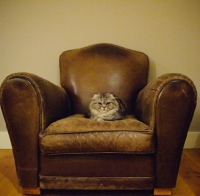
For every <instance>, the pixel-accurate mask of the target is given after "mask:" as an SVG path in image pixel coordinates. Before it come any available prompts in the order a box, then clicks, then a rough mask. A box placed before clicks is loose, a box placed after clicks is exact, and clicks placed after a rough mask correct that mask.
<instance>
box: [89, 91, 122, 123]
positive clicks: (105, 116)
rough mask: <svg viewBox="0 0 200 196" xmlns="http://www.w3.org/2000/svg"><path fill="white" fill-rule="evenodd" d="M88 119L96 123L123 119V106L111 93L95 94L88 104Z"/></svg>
mask: <svg viewBox="0 0 200 196" xmlns="http://www.w3.org/2000/svg"><path fill="white" fill-rule="evenodd" d="M89 109H90V113H89V114H88V117H89V118H91V119H94V120H96V121H103V120H105V121H111V120H121V119H123V118H124V117H125V112H126V107H125V104H124V103H123V102H122V101H121V100H120V99H119V98H118V97H116V96H114V95H113V94H112V93H96V94H94V95H93V97H92V98H91V102H90V104H89Z"/></svg>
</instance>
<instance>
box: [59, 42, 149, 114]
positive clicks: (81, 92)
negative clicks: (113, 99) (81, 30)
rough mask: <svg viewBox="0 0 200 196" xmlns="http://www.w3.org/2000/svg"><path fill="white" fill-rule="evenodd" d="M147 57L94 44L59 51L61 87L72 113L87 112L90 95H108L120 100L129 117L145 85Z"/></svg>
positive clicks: (115, 47)
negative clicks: (103, 93) (69, 102)
mask: <svg viewBox="0 0 200 196" xmlns="http://www.w3.org/2000/svg"><path fill="white" fill-rule="evenodd" d="M148 68H149V60H148V57H147V55H145V54H144V53H141V52H137V51H133V50H130V49H126V48H123V47H119V46H114V45H109V44H97V45H92V46H88V47H85V48H81V49H76V50H70V51H66V52H63V53H62V55H61V56H60V70H61V85H62V87H63V88H65V90H66V91H67V92H68V93H69V96H70V98H71V100H72V102H71V109H72V113H73V114H76V113H84V112H86V111H87V110H88V104H89V102H90V98H91V97H92V95H93V94H94V93H98V92H110V93H114V94H115V95H116V96H117V97H119V98H120V99H122V100H123V101H124V102H125V103H126V104H127V106H128V107H127V108H128V113H129V114H132V113H133V109H134V103H135V99H136V97H137V94H138V92H139V91H140V90H141V89H142V88H143V87H144V86H145V85H146V83H147V78H148Z"/></svg>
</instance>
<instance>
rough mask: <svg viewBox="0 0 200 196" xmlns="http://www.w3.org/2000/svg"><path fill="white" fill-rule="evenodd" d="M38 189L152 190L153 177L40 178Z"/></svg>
mask: <svg viewBox="0 0 200 196" xmlns="http://www.w3.org/2000/svg"><path fill="white" fill-rule="evenodd" d="M40 187H41V188H42V189H63V190H64V189H66V190H67V189H68V190H69V189H70V190H153V189H154V177H62V176H40Z"/></svg>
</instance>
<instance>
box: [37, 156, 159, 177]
mask: <svg viewBox="0 0 200 196" xmlns="http://www.w3.org/2000/svg"><path fill="white" fill-rule="evenodd" d="M40 162H41V163H40V167H41V172H40V175H42V176H70V177H138V178H140V177H154V176H155V167H154V165H155V159H154V154H153V153H149V154H147V153H146V154H128V153H82V154H78V153H74V154H63V155H61V154H56V155H55V154H54V155H46V154H45V155H44V154H41V156H40ZM49 164H50V165H51V166H49ZM52 168H54V169H52ZM80 168H81V169H80Z"/></svg>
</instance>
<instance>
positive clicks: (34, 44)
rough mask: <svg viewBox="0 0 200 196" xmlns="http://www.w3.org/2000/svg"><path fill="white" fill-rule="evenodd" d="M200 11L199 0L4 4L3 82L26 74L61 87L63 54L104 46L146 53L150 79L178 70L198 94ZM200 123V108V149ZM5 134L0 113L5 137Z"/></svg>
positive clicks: (10, 0) (198, 115) (195, 126)
mask: <svg viewBox="0 0 200 196" xmlns="http://www.w3.org/2000/svg"><path fill="white" fill-rule="evenodd" d="M199 10H200V1H199V0H29V1H27V0H1V1H0V43H1V44H0V54H1V57H0V83H1V82H2V81H3V79H4V78H5V77H6V76H7V75H9V74H11V73H14V72H20V71H25V72H31V73H35V74H37V75H39V76H42V77H44V78H46V79H48V80H50V81H51V82H53V83H56V84H59V69H58V57H59V55H60V53H61V52H62V51H64V50H69V49H73V48H79V47H83V46H87V45H90V44H94V43H101V42H106V43H114V44H117V45H121V46H123V47H127V48H131V49H134V50H138V51H142V52H145V53H146V54H148V56H149V57H150V67H151V68H150V74H149V78H150V79H149V80H152V79H154V78H156V77H158V76H160V75H162V74H164V73H168V72H179V73H183V74H186V75H187V76H189V77H190V78H191V79H192V80H193V81H194V83H195V84H196V87H197V90H198V91H199V92H200V77H199V71H200V55H199V51H200V22H199V21H200V11H199ZM198 100H200V99H199V98H198ZM199 119H200V104H198V105H197V110H196V112H195V115H194V118H193V121H192V124H191V127H190V132H192V133H193V135H194V136H192V138H193V140H192V141H191V145H193V146H196V145H200V144H199V143H200V137H199V133H200V123H199ZM5 130H6V127H5V123H4V120H3V117H2V114H1V113H0V133H1V134H4V136H5V138H7V135H6V134H7V133H6V132H4V131H5ZM197 136H198V138H196V137H197ZM3 138H4V137H0V143H3V142H4V139H3ZM197 143H198V144H197ZM5 146H6V145H5ZM0 147H1V146H0Z"/></svg>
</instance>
